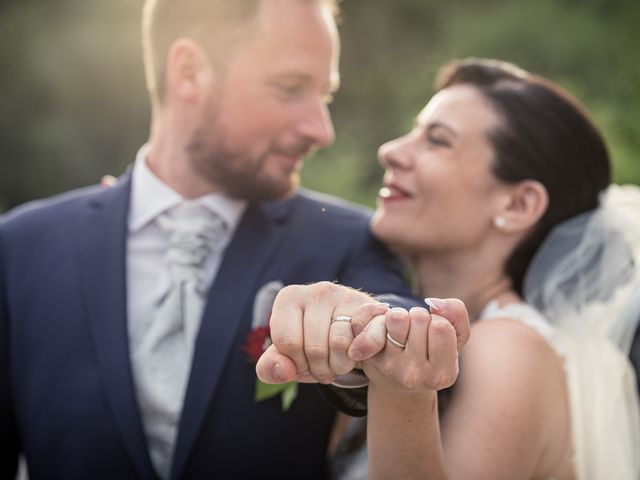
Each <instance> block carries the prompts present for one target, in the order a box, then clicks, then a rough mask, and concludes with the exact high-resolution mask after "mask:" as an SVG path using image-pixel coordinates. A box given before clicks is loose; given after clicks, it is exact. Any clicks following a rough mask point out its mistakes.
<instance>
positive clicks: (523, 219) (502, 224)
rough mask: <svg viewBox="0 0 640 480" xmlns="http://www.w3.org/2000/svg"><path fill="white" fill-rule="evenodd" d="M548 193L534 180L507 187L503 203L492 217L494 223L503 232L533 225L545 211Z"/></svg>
mask: <svg viewBox="0 0 640 480" xmlns="http://www.w3.org/2000/svg"><path fill="white" fill-rule="evenodd" d="M548 205H549V194H548V193H547V189H546V188H545V187H544V185H542V184H541V183H540V182H538V181H536V180H523V181H522V182H519V183H517V184H515V185H513V186H510V187H509V191H508V194H507V195H506V196H505V202H504V205H503V206H502V207H501V208H500V209H499V210H500V211H499V212H497V213H496V216H495V218H494V225H495V227H496V228H497V229H498V230H501V231H504V232H522V231H525V230H528V229H529V228H531V227H533V226H534V225H535V224H536V223H537V222H538V220H540V218H541V217H542V216H543V215H544V213H545V212H546V211H547V207H548Z"/></svg>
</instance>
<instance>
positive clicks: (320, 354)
mask: <svg viewBox="0 0 640 480" xmlns="http://www.w3.org/2000/svg"><path fill="white" fill-rule="evenodd" d="M304 352H305V354H306V356H307V358H308V359H309V360H310V361H315V360H323V359H325V358H327V356H328V355H327V354H328V352H327V349H326V348H325V347H323V346H321V345H307V346H306V347H305V349H304Z"/></svg>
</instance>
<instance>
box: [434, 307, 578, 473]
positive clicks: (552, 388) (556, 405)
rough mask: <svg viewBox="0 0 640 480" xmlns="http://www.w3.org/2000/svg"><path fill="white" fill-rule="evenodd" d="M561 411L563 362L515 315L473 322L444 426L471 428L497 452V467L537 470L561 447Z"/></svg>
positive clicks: (553, 460) (564, 435)
mask: <svg viewBox="0 0 640 480" xmlns="http://www.w3.org/2000/svg"><path fill="white" fill-rule="evenodd" d="M568 412H569V410H568V399H567V397H566V377H565V373H564V367H563V360H562V357H560V356H559V355H558V354H557V352H556V351H555V350H554V348H552V347H551V345H550V344H549V342H548V341H547V339H546V338H545V337H544V336H542V335H541V334H540V333H539V332H538V331H537V330H535V329H534V328H531V327H530V326H528V325H527V324H526V323H524V322H522V321H521V318H520V316H517V317H514V316H507V315H506V314H504V315H501V316H495V317H493V316H492V317H490V318H485V319H483V320H479V321H476V322H474V323H473V325H472V327H471V337H470V339H469V342H468V343H467V345H466V346H465V348H464V350H463V351H462V353H461V356H460V375H459V377H458V381H457V382H456V386H455V390H454V393H453V396H452V398H451V403H450V407H449V408H448V409H447V411H446V413H445V417H444V425H445V428H446V429H447V430H448V431H449V432H456V431H457V432H458V433H459V435H460V437H462V436H464V435H467V434H469V432H472V434H473V435H474V436H475V437H476V439H478V441H481V442H486V444H487V445H486V449H487V455H491V454H492V452H493V453H495V451H498V450H499V451H501V452H503V453H505V455H506V457H505V462H506V463H505V464H504V465H502V463H501V465H502V467H503V468H511V467H509V465H507V464H513V465H511V466H512V467H513V468H514V471H515V470H518V469H521V470H523V471H524V470H526V469H527V468H530V469H531V473H532V474H533V473H534V472H535V473H536V474H538V473H541V472H543V471H546V470H547V469H550V468H551V467H552V466H554V465H557V464H558V463H559V462H560V461H561V460H560V458H561V457H563V456H564V455H565V454H566V452H567V451H568V450H567V448H568V445H570V441H569V439H570V429H569V421H568V418H569V413H568ZM480 439H481V440H480ZM551 447H553V448H551ZM472 448H475V449H477V448H478V442H475V446H469V449H470V450H471V449H472ZM483 448H484V447H483ZM553 452H555V453H553ZM506 459H509V460H508V461H506ZM518 465H520V467H522V468H520V467H518ZM525 465H526V466H528V467H527V468H525V467H524V466H525ZM502 467H501V468H502Z"/></svg>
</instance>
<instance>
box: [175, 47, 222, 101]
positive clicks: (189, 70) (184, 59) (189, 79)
mask: <svg viewBox="0 0 640 480" xmlns="http://www.w3.org/2000/svg"><path fill="white" fill-rule="evenodd" d="M165 75H166V80H167V83H166V85H167V87H166V88H167V98H169V99H172V100H173V101H176V102H178V103H183V104H187V105H192V106H193V105H196V104H197V103H198V102H199V101H201V100H202V99H206V98H207V95H206V92H209V91H210V88H211V83H212V82H213V81H214V72H213V67H212V65H211V62H210V61H209V57H208V55H207V54H206V52H205V51H204V49H203V48H202V47H201V46H200V45H199V44H198V43H197V42H195V41H194V40H192V39H190V38H179V39H177V40H176V41H175V42H173V44H172V45H171V47H170V48H169V52H168V53H167V70H166V73H165Z"/></svg>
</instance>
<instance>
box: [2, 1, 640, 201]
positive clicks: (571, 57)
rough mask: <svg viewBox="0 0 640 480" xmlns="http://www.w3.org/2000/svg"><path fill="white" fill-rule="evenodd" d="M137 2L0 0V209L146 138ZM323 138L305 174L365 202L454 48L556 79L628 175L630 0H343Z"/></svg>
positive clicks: (639, 74) (118, 158) (76, 179)
mask: <svg viewBox="0 0 640 480" xmlns="http://www.w3.org/2000/svg"><path fill="white" fill-rule="evenodd" d="M141 6H142V0H138V1H131V0H109V1H108V2H86V1H83V0H49V1H47V2H42V1H37V0H21V1H7V0H5V2H3V3H0V64H1V65H2V70H1V71H0V88H1V89H2V92H3V93H2V109H0V211H1V210H2V209H3V208H9V207H11V206H14V205H16V204H18V203H21V202H24V201H26V200H29V199H32V198H38V197H42V196H46V195H50V194H53V193H56V192H59V191H63V190H66V189H69V188H73V187H77V186H81V185H85V184H89V183H95V182H97V181H98V180H99V179H100V177H101V176H102V175H103V174H105V173H111V174H118V173H120V172H122V171H123V170H124V168H125V167H126V165H127V164H128V163H130V162H131V161H132V159H133V157H134V155H135V152H136V150H137V148H138V146H139V145H140V144H141V143H142V142H143V141H144V140H145V138H146V136H147V129H148V126H147V124H148V116H149V108H148V101H147V95H146V92H145V88H144V78H143V69H142V55H141V52H140V41H139V36H140V28H139V17H140V10H141ZM343 10H344V14H343V17H344V22H343V25H342V26H341V35H342V47H343V48H342V52H343V53H342V60H341V72H342V88H341V90H340V92H339V93H338V94H337V96H336V100H335V103H334V105H333V106H332V112H333V115H334V120H335V124H336V131H337V141H336V144H335V146H333V147H332V148H330V149H327V150H325V151H323V152H320V153H319V154H318V155H317V156H316V157H315V158H313V159H311V160H310V161H309V162H307V165H306V166H305V169H304V171H303V182H304V184H306V185H308V186H310V187H312V188H316V189H319V190H324V191H327V192H330V193H335V194H338V195H341V196H344V197H346V198H348V199H351V200H354V201H359V202H362V203H368V204H370V205H372V204H373V202H374V199H375V191H376V190H377V188H378V185H379V181H380V175H381V171H380V168H379V167H378V165H377V162H376V150H377V147H378V146H379V145H380V144H381V143H383V142H385V141H386V140H389V139H390V138H393V137H394V136H397V135H399V134H401V133H403V132H405V131H407V130H408V129H409V128H410V126H411V123H412V121H413V117H414V116H415V114H416V113H417V112H418V111H419V110H420V109H421V108H422V106H423V105H424V104H425V103H426V101H427V100H428V98H429V96H430V95H431V92H432V84H433V76H434V74H435V72H436V70H437V68H438V67H439V66H441V65H442V64H443V63H445V62H446V61H448V60H450V59H452V58H462V57H467V56H485V57H495V58H501V59H504V60H508V61H512V62H515V63H517V64H519V65H520V66H522V67H524V68H527V69H529V70H532V71H535V72H537V73H540V74H542V75H546V76H549V77H551V78H552V79H554V80H556V81H558V82H559V83H561V84H562V85H564V86H565V87H567V88H568V89H569V90H571V91H572V92H573V93H574V94H575V95H576V96H577V97H578V98H580V99H581V100H582V101H583V102H584V103H585V104H586V105H587V107H588V108H589V110H590V111H591V113H592V114H593V116H594V118H595V119H596V122H597V123H598V124H599V125H600V127H601V128H602V129H603V130H604V132H605V136H606V137H607V140H608V141H609V144H610V146H611V151H612V155H613V158H614V167H615V177H616V180H617V181H620V182H629V181H631V182H635V183H640V162H639V161H638V160H637V157H638V156H639V155H640V108H638V107H639V105H638V104H639V100H640V51H639V50H638V47H637V46H638V45H639V44H640V36H639V35H638V33H636V32H637V24H638V23H639V21H640V2H638V1H637V0H615V1H614V0H537V1H536V2H532V1H530V0H451V1H449V2H441V1H439V0H396V1H394V2H390V1H389V0H366V1H364V0H345V1H344V2H343Z"/></svg>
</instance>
